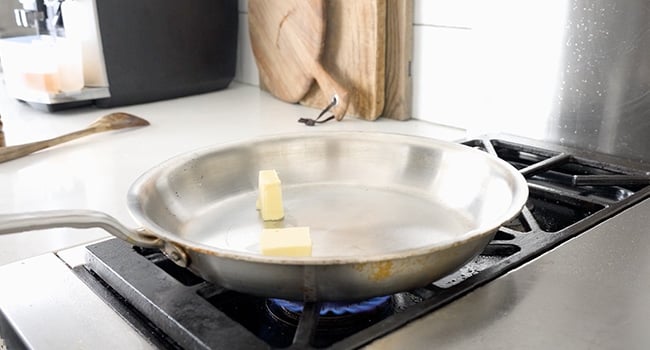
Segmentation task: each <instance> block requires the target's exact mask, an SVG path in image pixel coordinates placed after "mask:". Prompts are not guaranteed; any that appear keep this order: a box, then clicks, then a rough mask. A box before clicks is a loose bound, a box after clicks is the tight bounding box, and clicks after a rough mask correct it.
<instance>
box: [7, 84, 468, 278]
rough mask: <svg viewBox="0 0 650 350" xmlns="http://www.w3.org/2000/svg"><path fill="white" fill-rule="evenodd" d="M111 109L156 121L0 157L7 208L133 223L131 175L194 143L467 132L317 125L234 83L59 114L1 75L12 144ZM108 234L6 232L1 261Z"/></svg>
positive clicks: (404, 125) (402, 125)
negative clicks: (20, 93) (13, 89)
mask: <svg viewBox="0 0 650 350" xmlns="http://www.w3.org/2000/svg"><path fill="white" fill-rule="evenodd" d="M112 111H124V112H128V113H132V114H135V115H138V116H140V117H142V118H145V119H147V120H148V121H149V122H150V123H151V125H150V126H147V127H144V128H140V129H127V130H122V131H115V132H108V133H104V134H99V135H94V136H89V137H87V138H83V139H80V140H76V141H73V142H71V143H68V144H64V145H61V146H57V147H54V148H51V149H46V150H43V151H40V152H38V153H35V154H32V155H30V156H27V157H24V158H21V159H17V160H13V161H10V162H7V163H2V164H0V213H2V214H9V213H17V212H26V211H35V210H50V209H93V210H100V211H104V212H106V213H108V214H110V215H112V216H114V217H116V218H117V219H118V220H120V221H122V223H124V224H125V225H127V226H134V225H135V223H134V221H133V220H132V219H131V217H130V215H129V213H128V211H127V208H126V199H125V198H126V193H127V190H128V188H129V186H130V185H131V183H132V182H133V181H134V180H135V179H136V178H137V177H138V176H139V175H140V174H142V173H144V172H145V171H146V170H147V169H149V168H151V167H152V166H154V165H156V164H158V163H160V162H162V161H164V160H166V159H168V158H171V157H173V156H175V155H178V154H180V153H184V152H187V151H190V150H193V149H196V148H201V147H207V146H210V145H215V144H219V143H223V142H228V141H234V140H241V139H247V138H254V137H256V136H259V135H264V134H277V133H283V132H310V131H315V130H319V131H322V130H364V131H380V132H396V133H404V134H412V135H420V136H427V137H432V138H437V139H443V140H456V139H460V138H463V137H464V136H465V132H464V131H463V130H459V129H453V128H449V127H445V126H440V125H435V124H432V123H427V122H423V121H417V120H411V121H406V122H400V121H394V120H390V119H385V118H382V119H379V120H377V121H375V122H368V121H364V120H360V119H357V118H353V117H346V118H345V119H344V120H343V121H342V122H335V121H330V122H329V123H326V124H321V125H318V126H316V127H313V128H310V127H307V126H304V125H303V124H300V123H298V122H297V119H298V118H299V117H311V118H313V117H315V116H316V115H317V114H318V112H319V111H318V110H315V109H311V108H306V107H302V106H298V105H292V104H288V103H284V102H281V101H279V100H277V99H275V98H273V97H272V96H270V95H269V94H268V93H265V92H262V91H260V90H259V89H258V87H256V86H249V85H243V84H239V83H233V84H231V86H230V87H229V88H228V89H226V90H222V91H218V92H213V93H208V94H203V95H197V96H191V97H185V98H179V99H174V100H169V101H162V102H156V103H148V104H142V105H135V106H126V107H122V108H116V109H97V108H94V107H84V108H79V109H73V110H68V111H63V112H57V113H46V112H41V111H38V110H35V109H33V108H31V107H29V106H27V105H26V104H24V103H20V102H18V101H16V100H14V99H12V98H10V97H8V96H7V92H6V90H5V86H4V85H3V84H0V115H1V116H2V121H3V123H4V132H5V138H6V141H7V145H17V144H22V143H26V142H32V141H38V140H42V139H45V138H50V137H55V136H58V135H60V134H64V133H67V132H71V131H75V130H78V129H82V128H85V127H86V126H87V125H88V124H90V123H91V122H92V121H94V120H95V119H97V118H99V117H100V116H102V115H104V114H107V113H109V112H112ZM108 236H109V235H108V234H107V233H105V232H104V231H102V230H99V229H91V230H70V229H53V230H46V231H38V232H25V233H20V234H11V235H5V236H0V265H3V264H7V263H9V262H12V261H17V260H21V259H25V258H27V257H31V256H35V255H39V254H42V253H46V252H50V251H56V250H60V249H63V248H66V247H70V246H75V245H79V244H83V243H87V242H90V241H94V240H98V239H102V238H105V237H108Z"/></svg>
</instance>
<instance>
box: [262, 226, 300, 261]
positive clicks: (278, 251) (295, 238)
mask: <svg viewBox="0 0 650 350" xmlns="http://www.w3.org/2000/svg"><path fill="white" fill-rule="evenodd" d="M311 246H312V244H311V236H310V235H309V227H306V226H305V227H287V228H273V229H264V230H262V236H261V238H260V248H261V250H262V254H264V255H272V256H311Z"/></svg>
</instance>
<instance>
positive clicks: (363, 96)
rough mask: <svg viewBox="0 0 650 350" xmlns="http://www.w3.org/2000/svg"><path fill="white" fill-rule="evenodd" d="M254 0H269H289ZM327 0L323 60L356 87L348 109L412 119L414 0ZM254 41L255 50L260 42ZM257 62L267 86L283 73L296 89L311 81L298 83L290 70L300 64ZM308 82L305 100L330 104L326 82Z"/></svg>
mask: <svg viewBox="0 0 650 350" xmlns="http://www.w3.org/2000/svg"><path fill="white" fill-rule="evenodd" d="M253 1H254V2H255V1H257V2H262V3H266V4H267V5H268V4H269V3H271V4H272V3H275V2H276V1H279V2H282V1H285V0H275V1H273V0H253ZM298 1H301V0H298ZM326 3H327V6H326V7H325V11H324V18H325V21H326V24H325V32H326V33H325V35H324V37H323V41H324V42H323V51H322V52H321V57H320V62H321V64H322V66H323V67H324V68H325V70H326V71H327V72H329V73H330V74H331V76H332V78H333V79H334V80H337V81H338V82H340V83H341V85H342V86H343V87H344V88H346V89H348V90H350V107H349V108H348V113H347V114H348V115H354V116H357V117H361V118H364V119H367V120H375V119H376V118H377V117H379V116H384V117H388V118H393V119H398V120H406V119H409V118H410V117H411V75H410V64H411V57H412V53H411V52H412V28H413V27H412V25H413V22H412V17H413V1H412V0H354V1H345V0H327V2H326ZM252 5H254V6H258V5H256V4H254V3H251V2H249V25H250V26H251V27H253V26H257V24H256V22H257V21H259V19H256V18H254V17H251V16H250V12H252V11H253V9H251V6H252ZM258 13H264V11H262V12H258ZM306 30H308V31H309V30H311V29H309V28H307V29H306ZM250 35H251V39H252V38H253V35H254V30H251V33H250ZM252 44H253V51H254V52H255V50H256V45H255V43H252ZM256 62H257V64H258V68H259V70H260V86H261V88H263V89H265V90H269V91H271V90H272V89H274V87H269V86H267V82H268V81H272V80H273V81H274V80H278V79H280V80H284V81H286V83H285V84H286V85H287V86H289V87H292V86H293V87H294V88H295V89H296V90H300V91H302V90H303V89H304V88H305V83H300V82H304V80H301V81H300V82H299V83H296V80H295V79H294V78H292V77H291V76H290V75H287V74H286V72H293V71H295V70H296V67H295V66H292V65H288V66H287V65H284V66H279V65H277V64H275V63H272V64H269V62H266V63H264V62H260V61H259V60H258V59H257V58H256ZM262 67H264V68H262ZM291 74H294V73H291ZM306 84H307V85H309V86H308V87H307V89H308V92H306V95H305V96H304V97H301V98H299V100H300V103H302V104H304V105H307V106H311V107H315V108H324V107H325V106H326V105H327V104H328V103H329V101H330V98H329V97H328V96H327V95H326V94H324V93H323V92H322V89H321V87H320V86H318V85H317V84H313V80H310V82H308V83H306ZM271 92H272V93H273V91H271ZM274 94H275V93H274ZM296 95H298V94H296ZM290 102H295V101H290Z"/></svg>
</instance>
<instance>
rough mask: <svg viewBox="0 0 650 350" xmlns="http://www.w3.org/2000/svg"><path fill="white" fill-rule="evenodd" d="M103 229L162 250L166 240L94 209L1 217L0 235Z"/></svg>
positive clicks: (142, 244) (5, 215)
mask: <svg viewBox="0 0 650 350" xmlns="http://www.w3.org/2000/svg"><path fill="white" fill-rule="evenodd" d="M59 227H70V228H93V227H97V228H101V229H104V230H105V231H106V232H108V233H110V234H112V235H113V236H115V237H117V238H120V239H123V240H125V241H127V242H129V243H131V244H134V245H137V246H140V247H145V248H162V247H163V246H164V241H163V240H162V239H160V238H158V237H155V236H154V235H152V234H148V233H147V231H146V230H145V229H143V228H141V229H136V230H131V229H129V228H127V227H126V226H124V225H122V224H121V223H120V222H119V221H117V219H115V218H114V217H112V216H110V215H108V214H106V213H102V212H100V211H94V210H51V211H36V212H30V213H17V214H2V215H0V235H3V234H9V233H18V232H25V231H35V230H43V229H49V228H59Z"/></svg>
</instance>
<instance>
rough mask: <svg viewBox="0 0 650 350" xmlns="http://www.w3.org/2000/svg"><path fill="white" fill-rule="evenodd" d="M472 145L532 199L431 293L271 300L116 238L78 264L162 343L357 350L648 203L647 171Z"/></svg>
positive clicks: (502, 142)
mask: <svg viewBox="0 0 650 350" xmlns="http://www.w3.org/2000/svg"><path fill="white" fill-rule="evenodd" d="M463 143H464V144H465V145H467V146H471V147H475V148H478V149H481V150H483V151H485V152H489V153H492V154H494V155H496V156H498V157H500V158H502V159H504V160H506V161H508V162H509V163H510V164H512V165H513V166H514V167H516V168H517V169H519V170H520V171H521V172H522V174H524V176H525V177H526V178H527V180H528V185H529V190H530V196H529V199H528V202H527V204H526V206H525V208H524V209H523V210H522V212H521V214H520V215H519V216H518V217H516V218H514V219H513V220H511V221H510V222H507V223H506V224H504V225H503V227H501V228H500V229H499V231H498V233H497V234H496V236H495V238H494V240H493V241H492V242H491V243H490V244H489V245H488V246H487V247H486V248H485V250H484V251H483V252H482V253H481V254H480V255H478V256H477V257H476V258H475V259H474V260H473V261H471V262H469V263H468V264H467V265H465V266H463V267H462V268H460V269H459V270H458V271H456V272H454V273H452V274H451V275H449V276H446V277H444V278H442V279H440V280H438V281H435V282H434V283H432V284H430V285H427V286H424V287H422V288H418V289H415V290H410V291H404V292H401V293H397V294H394V295H387V296H383V297H378V298H374V299H371V300H366V301H355V302H349V303H305V304H303V303H300V302H294V301H288V300H278V299H270V298H263V297H257V296H251V295H246V294H242V293H239V292H235V291H231V290H227V289H225V288H222V287H220V286H217V285H214V284H210V283H208V282H205V281H203V280H202V279H201V278H199V277H197V276H195V275H193V274H192V273H191V272H189V271H187V270H185V269H183V268H180V267H178V266H177V265H175V264H174V263H173V262H171V261H170V260H169V259H167V258H166V257H165V255H163V254H162V253H161V252H160V251H157V250H151V249H142V248H137V247H132V246H130V245H128V244H126V243H124V242H122V241H121V240H117V239H111V240H107V241H102V242H99V243H95V244H91V245H88V246H86V247H85V250H86V261H85V263H84V264H79V265H76V266H70V267H71V269H72V271H73V273H74V275H76V276H77V278H78V279H80V280H81V281H83V282H84V284H85V285H86V286H87V287H88V288H89V289H90V290H92V291H93V292H94V293H95V294H96V295H98V296H100V297H101V299H102V300H103V302H104V303H106V304H107V305H110V307H111V308H112V309H113V310H114V311H115V312H117V313H118V314H119V315H120V316H121V317H122V318H123V319H124V320H126V322H127V323H128V324H130V325H131V326H132V327H133V328H135V329H136V330H137V332H138V333H139V334H140V335H141V336H142V337H143V338H145V339H146V340H147V342H149V343H151V344H153V345H154V346H155V347H159V348H170V349H180V348H192V349H203V348H205V349H211V348H215V349H233V348H246V349H249V348H286V349H294V348H296V349H297V348H300V349H303V348H332V349H352V348H359V347H363V346H365V345H367V344H369V343H371V342H373V341H374V340H376V339H380V338H383V337H386V336H389V335H391V334H392V333H393V332H396V331H399V329H400V328H402V327H403V326H405V325H407V324H408V323H410V322H413V321H415V320H418V319H420V318H422V317H423V316H426V315H430V314H432V313H436V312H437V310H438V309H440V308H442V307H443V306H445V305H446V304H449V303H453V302H454V301H455V300H457V299H459V298H461V297H462V296H464V295H466V294H468V293H469V292H470V291H473V290H475V289H477V287H479V286H482V285H484V284H487V283H488V282H490V281H493V280H495V279H497V278H499V277H500V276H502V275H504V274H506V273H507V272H509V271H511V270H513V269H516V268H518V267H520V266H522V265H523V264H525V263H527V262H529V261H531V260H533V259H535V258H537V257H539V256H540V255H543V254H544V253H546V252H549V251H551V250H552V249H553V248H555V247H557V246H558V245H560V244H562V243H564V242H566V241H568V240H570V239H572V238H574V237H576V236H578V235H580V234H581V233H584V232H585V231H588V230H589V229H591V228H593V227H594V226H596V225H598V224H600V223H602V222H605V221H607V220H608V219H611V218H613V217H615V216H616V215H617V214H619V213H621V212H622V211H624V210H626V209H628V208H630V207H632V206H634V205H635V204H637V203H639V202H641V201H643V200H645V199H647V198H648V197H650V186H649V185H650V174H649V173H648V172H647V171H646V170H644V169H639V167H638V164H632V163H628V162H626V161H625V160H621V159H616V158H613V157H611V156H607V155H600V154H594V153H583V152H581V151H578V150H571V149H567V148H559V147H557V146H550V145H545V144H542V143H538V142H535V141H530V140H523V139H517V138H513V137H510V138H505V137H489V136H486V137H482V138H476V139H472V140H466V141H463ZM0 331H2V333H3V334H7V333H12V334H13V335H12V336H6V335H5V336H4V337H5V338H7V339H13V340H14V342H15V345H16V346H17V347H20V346H21V345H25V344H24V343H22V341H21V339H20V336H18V334H21V332H20V324H18V322H15V321H13V320H11V315H4V316H3V317H0ZM10 348H11V346H10Z"/></svg>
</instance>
